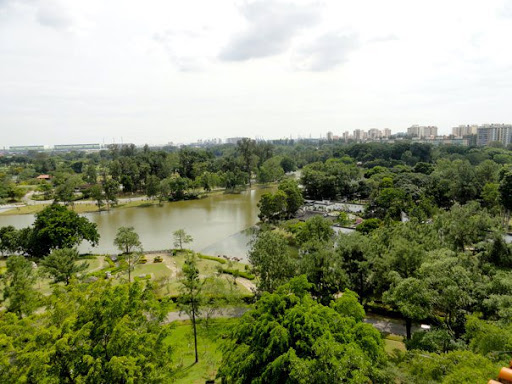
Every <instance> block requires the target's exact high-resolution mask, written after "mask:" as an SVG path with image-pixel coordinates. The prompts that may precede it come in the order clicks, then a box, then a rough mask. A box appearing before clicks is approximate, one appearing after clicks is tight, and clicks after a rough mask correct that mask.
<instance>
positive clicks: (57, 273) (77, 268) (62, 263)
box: [41, 248, 89, 285]
mask: <svg viewBox="0 0 512 384" xmlns="http://www.w3.org/2000/svg"><path fill="white" fill-rule="evenodd" d="M79 257H80V255H79V254H78V251H77V250H76V249H73V248H63V249H55V250H53V251H52V253H50V254H49V255H48V256H46V257H45V258H44V259H43V261H42V262H41V266H42V267H43V270H44V271H45V272H46V273H47V274H48V275H50V276H51V277H52V278H53V281H54V283H60V282H65V283H66V285H69V281H70V279H71V278H72V277H73V275H76V274H77V273H79V272H82V271H84V270H86V269H87V267H88V266H89V264H88V263H85V262H84V263H80V264H77V260H78V259H79Z"/></svg>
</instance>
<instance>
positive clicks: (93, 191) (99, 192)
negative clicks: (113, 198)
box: [89, 184, 105, 211]
mask: <svg viewBox="0 0 512 384" xmlns="http://www.w3.org/2000/svg"><path fill="white" fill-rule="evenodd" d="M89 196H90V197H91V198H92V199H94V200H95V201H96V205H97V206H98V211H101V207H102V206H103V205H104V204H105V200H104V195H103V188H101V185H99V184H94V185H93V186H91V187H90V188H89Z"/></svg>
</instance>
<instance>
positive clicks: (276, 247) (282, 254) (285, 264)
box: [249, 231, 296, 292]
mask: <svg viewBox="0 0 512 384" xmlns="http://www.w3.org/2000/svg"><path fill="white" fill-rule="evenodd" d="M249 261H250V263H251V264H252V265H253V268H254V272H255V273H256V274H257V275H258V277H259V281H258V290H259V291H260V292H264V291H266V292H273V291H274V290H275V289H276V288H277V287H278V286H279V285H281V284H283V283H285V282H286V281H287V280H288V279H289V278H291V277H292V276H293V275H294V274H295V270H296V262H295V261H294V260H293V259H292V257H291V254H290V251H289V248H288V244H287V242H286V239H285V238H284V237H283V236H282V235H281V234H279V233H276V232H273V231H261V232H259V233H258V235H257V237H256V238H255V239H254V240H253V241H252V244H251V249H250V251H249Z"/></svg>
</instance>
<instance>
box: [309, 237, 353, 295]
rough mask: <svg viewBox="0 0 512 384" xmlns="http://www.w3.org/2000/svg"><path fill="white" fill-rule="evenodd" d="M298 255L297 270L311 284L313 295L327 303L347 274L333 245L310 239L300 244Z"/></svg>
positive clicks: (344, 280)
mask: <svg viewBox="0 0 512 384" xmlns="http://www.w3.org/2000/svg"><path fill="white" fill-rule="evenodd" d="M299 255H300V262H299V270H300V273H302V274H305V275H306V277H307V279H308V281H309V282H310V283H311V284H312V285H313V287H312V291H311V293H312V294H313V297H315V298H316V299H317V300H318V301H319V302H320V303H322V304H324V305H328V304H329V302H330V301H331V300H332V299H333V297H334V295H335V294H336V293H338V292H339V291H340V290H341V289H342V288H344V287H345V286H346V282H347V275H346V274H345V271H344V270H343V269H342V268H341V262H340V260H339V258H338V257H336V256H337V255H336V254H335V253H334V250H333V245H332V244H331V243H322V242H319V241H318V240H312V241H309V242H307V243H305V244H303V245H302V247H301V248H300V251H299Z"/></svg>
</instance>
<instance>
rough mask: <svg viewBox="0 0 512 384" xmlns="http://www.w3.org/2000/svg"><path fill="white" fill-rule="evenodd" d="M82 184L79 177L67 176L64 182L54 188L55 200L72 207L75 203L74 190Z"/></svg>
mask: <svg viewBox="0 0 512 384" xmlns="http://www.w3.org/2000/svg"><path fill="white" fill-rule="evenodd" d="M80 184H82V178H81V177H80V176H76V175H75V176H73V175H69V176H67V178H66V179H65V181H64V182H63V183H62V184H60V185H58V186H57V188H55V200H56V201H62V202H64V203H66V204H68V205H73V204H74V201H75V189H76V188H78V187H79V186H80Z"/></svg>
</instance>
